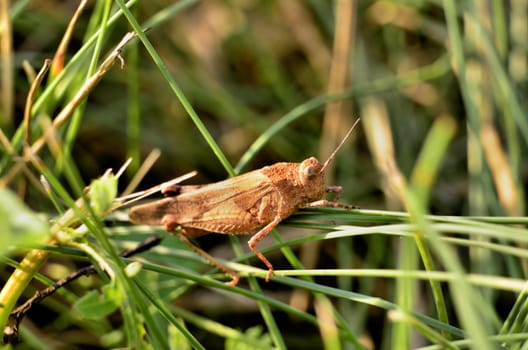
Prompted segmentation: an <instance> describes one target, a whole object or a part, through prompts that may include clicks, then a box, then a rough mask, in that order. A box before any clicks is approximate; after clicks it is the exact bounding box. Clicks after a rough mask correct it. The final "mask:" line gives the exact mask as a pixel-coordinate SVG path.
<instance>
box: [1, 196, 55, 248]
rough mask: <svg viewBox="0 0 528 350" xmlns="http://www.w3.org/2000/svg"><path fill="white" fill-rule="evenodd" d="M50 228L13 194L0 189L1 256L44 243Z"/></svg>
mask: <svg viewBox="0 0 528 350" xmlns="http://www.w3.org/2000/svg"><path fill="white" fill-rule="evenodd" d="M48 233H49V226H48V224H47V222H46V221H44V220H42V219H41V218H39V217H38V216H37V214H35V213H34V212H33V211H32V210H31V209H29V208H28V207H27V206H26V205H25V204H24V203H23V202H22V201H21V200H20V199H19V198H18V197H17V196H16V195H15V194H14V193H13V192H11V191H10V190H8V189H5V188H0V255H2V254H3V253H5V252H6V251H7V250H8V249H12V248H23V247H28V246H31V245H34V244H35V243H36V242H40V241H42V239H43V238H44V237H46V236H47V235H48Z"/></svg>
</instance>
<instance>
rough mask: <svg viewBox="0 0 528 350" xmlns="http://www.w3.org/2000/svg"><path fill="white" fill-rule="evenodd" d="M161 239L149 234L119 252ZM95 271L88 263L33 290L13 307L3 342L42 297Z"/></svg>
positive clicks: (148, 245)
mask: <svg viewBox="0 0 528 350" xmlns="http://www.w3.org/2000/svg"><path fill="white" fill-rule="evenodd" d="M162 240H163V238H162V237H159V236H156V235H154V236H151V237H149V238H147V239H145V240H144V241H143V242H141V243H140V244H138V245H137V246H136V247H135V248H133V249H129V250H126V251H124V252H122V253H121V254H120V256H121V257H123V258H129V257H131V256H134V255H137V254H141V253H143V252H146V251H148V250H150V249H152V248H153V247H155V246H157V245H159V244H160V243H161V241H162ZM95 273H97V269H96V268H95V266H94V265H89V266H86V267H83V268H81V269H79V270H77V271H74V272H72V273H71V274H69V275H68V276H66V277H65V278H63V279H61V280H59V281H57V282H55V283H54V284H53V285H51V286H49V287H47V288H44V289H42V290H39V291H37V292H35V294H34V295H33V296H32V297H31V298H29V299H28V300H26V302H25V303H24V304H22V305H20V306H19V307H17V308H16V309H14V310H13V311H12V312H11V314H10V316H9V321H8V324H7V326H6V328H5V329H4V343H13V342H14V341H15V339H16V337H17V334H18V326H19V324H20V322H21V321H22V319H23V318H24V316H25V315H26V313H27V312H28V311H29V310H30V309H31V308H32V307H33V306H35V305H37V304H39V303H40V302H41V301H42V300H43V299H44V298H47V297H49V296H50V295H52V294H53V293H55V292H56V291H57V290H59V289H60V288H62V287H64V286H66V285H67V284H69V283H71V282H73V281H75V280H76V279H77V278H79V277H81V276H89V275H93V274H95Z"/></svg>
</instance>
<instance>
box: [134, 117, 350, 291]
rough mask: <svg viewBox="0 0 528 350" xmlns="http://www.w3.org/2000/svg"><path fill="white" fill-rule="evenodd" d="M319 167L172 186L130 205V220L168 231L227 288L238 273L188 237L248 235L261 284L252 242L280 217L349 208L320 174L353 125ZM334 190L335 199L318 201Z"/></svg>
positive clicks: (278, 168)
mask: <svg viewBox="0 0 528 350" xmlns="http://www.w3.org/2000/svg"><path fill="white" fill-rule="evenodd" d="M358 122H359V119H358V120H356V122H355V123H354V125H353V126H352V128H350V130H349V131H348V133H347V134H346V135H345V137H344V138H343V140H342V141H341V143H340V144H339V145H338V146H337V147H336V149H335V150H334V152H333V153H332V154H331V155H330V157H328V159H327V160H326V162H324V163H323V164H322V165H321V163H319V161H318V160H317V159H316V158H314V157H310V158H308V159H305V160H304V161H302V162H301V163H275V164H273V165H270V166H265V167H263V168H261V169H258V170H254V171H251V172H248V173H245V174H242V175H239V176H236V177H233V178H230V179H227V180H224V181H220V182H215V183H212V184H206V185H198V186H195V185H189V186H180V185H177V184H176V185H171V186H167V187H165V188H162V190H161V192H162V193H163V194H166V195H171V196H170V197H167V198H164V199H160V200H156V201H154V202H151V203H146V204H142V205H137V206H135V207H132V208H131V209H130V212H129V218H130V221H131V222H133V223H135V224H144V225H164V226H165V229H166V230H167V231H168V232H171V233H173V234H174V235H176V236H177V237H178V238H179V239H180V240H182V241H183V242H184V243H185V244H187V245H188V246H189V247H190V248H192V249H193V250H194V251H195V252H197V253H198V254H200V255H201V256H203V257H204V258H205V259H206V260H208V261H209V262H210V263H211V264H212V265H213V266H216V267H217V268H219V269H220V270H221V271H223V272H225V273H227V274H228V275H231V277H232V280H231V281H230V282H229V283H228V284H229V285H232V286H235V285H236V284H237V283H238V280H239V275H238V274H237V273H236V272H234V271H232V270H231V269H229V268H227V267H226V266H224V265H223V264H221V263H220V262H218V261H217V260H216V259H215V258H213V257H212V256H211V255H209V254H207V253H206V252H205V251H203V250H202V249H200V248H199V247H197V246H196V245H194V244H193V243H192V242H191V241H190V240H189V238H193V237H199V236H203V235H206V234H209V233H225V234H250V233H253V232H255V231H256V230H258V232H257V233H255V234H254V235H253V236H252V237H251V238H250V240H249V241H248V245H249V248H250V249H251V250H252V251H253V252H254V253H255V254H256V255H257V256H258V258H259V259H260V260H261V261H262V262H263V263H264V264H265V265H266V266H267V267H268V274H267V275H266V282H267V281H269V279H270V277H271V275H272V274H273V265H272V264H271V263H270V262H269V261H268V259H266V257H265V256H264V255H263V254H262V253H261V252H260V251H259V250H258V249H257V247H256V244H257V243H258V242H259V241H260V240H261V239H262V238H264V237H265V236H266V235H267V234H268V233H269V232H270V231H271V230H272V229H273V228H274V227H275V226H277V225H278V224H279V223H280V222H281V221H282V220H283V219H285V218H287V217H288V216H290V215H291V214H293V213H294V212H295V211H296V210H297V209H299V208H306V207H322V206H331V207H343V208H352V207H353V206H349V205H344V204H340V203H338V200H339V197H340V194H341V192H342V188H341V186H330V187H327V186H326V185H325V170H326V168H327V166H328V165H329V164H330V162H332V160H333V159H334V157H335V155H336V154H337V151H338V150H339V148H341V146H342V145H343V144H344V142H345V140H346V139H347V137H348V136H349V135H350V134H351V132H352V131H353V129H354V127H355V126H356V125H357V123H358ZM325 192H334V193H336V197H335V199H334V201H328V200H325V199H321V198H322V197H323V194H324V193H325Z"/></svg>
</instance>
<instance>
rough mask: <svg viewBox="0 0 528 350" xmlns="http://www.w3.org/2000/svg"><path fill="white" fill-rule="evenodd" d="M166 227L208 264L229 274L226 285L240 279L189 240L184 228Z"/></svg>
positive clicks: (235, 282)
mask: <svg viewBox="0 0 528 350" xmlns="http://www.w3.org/2000/svg"><path fill="white" fill-rule="evenodd" d="M167 226H172V225H167ZM166 229H167V231H169V232H170V233H172V234H173V235H175V236H176V237H178V239H180V241H182V242H183V243H185V244H186V245H187V246H188V247H189V248H191V249H192V250H194V251H195V252H196V253H197V254H198V255H200V256H201V257H203V258H204V259H205V260H207V262H208V263H209V264H211V265H212V266H214V267H216V268H217V269H219V270H220V271H222V272H224V273H225V274H227V275H229V276H231V281H229V282H226V284H227V285H228V286H232V287H234V286H236V285H237V284H238V281H239V280H240V276H239V275H238V273H236V272H235V271H233V270H231V269H230V268H228V267H227V266H225V265H224V264H222V263H221V262H219V261H218V260H216V259H215V258H213V257H212V256H211V255H209V254H207V253H206V252H205V251H204V250H203V249H202V248H200V247H198V246H197V245H195V244H194V243H193V242H191V240H189V238H188V237H187V236H186V235H185V229H182V230H181V231H180V230H177V229H175V228H174V227H166Z"/></svg>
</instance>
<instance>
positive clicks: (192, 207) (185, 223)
mask: <svg viewBox="0 0 528 350" xmlns="http://www.w3.org/2000/svg"><path fill="white" fill-rule="evenodd" d="M167 199H173V200H172V201H170V203H167V207H166V213H167V214H166V215H165V216H164V217H163V219H162V223H164V224H165V225H167V224H173V225H174V224H177V225H179V226H181V227H183V228H192V229H195V230H202V231H207V232H218V233H235V234H243V233H252V232H254V231H255V230H256V229H257V228H259V227H261V226H263V225H265V224H267V223H269V222H270V221H272V220H273V219H274V218H275V217H276V216H277V215H278V213H280V203H281V195H280V192H279V191H278V190H277V189H276V187H275V186H274V185H273V183H272V182H271V180H270V179H269V178H268V177H267V176H266V175H263V174H262V173H260V172H258V171H253V172H249V173H246V174H243V175H240V176H237V177H234V178H232V179H227V180H224V181H220V182H216V183H213V184H209V185H205V186H202V187H200V188H198V189H197V190H195V191H190V192H185V193H182V194H180V195H178V196H176V197H172V198H167ZM167 199H165V200H167Z"/></svg>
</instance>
